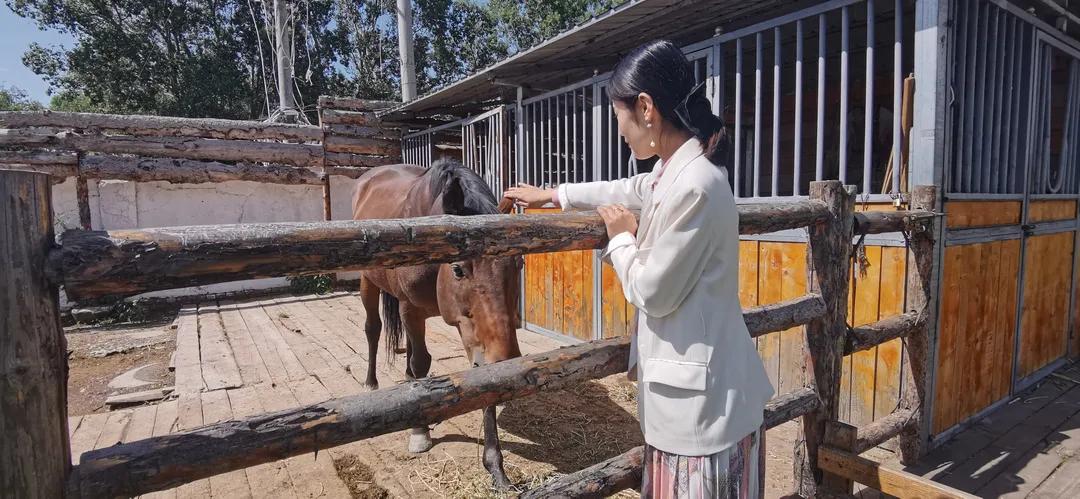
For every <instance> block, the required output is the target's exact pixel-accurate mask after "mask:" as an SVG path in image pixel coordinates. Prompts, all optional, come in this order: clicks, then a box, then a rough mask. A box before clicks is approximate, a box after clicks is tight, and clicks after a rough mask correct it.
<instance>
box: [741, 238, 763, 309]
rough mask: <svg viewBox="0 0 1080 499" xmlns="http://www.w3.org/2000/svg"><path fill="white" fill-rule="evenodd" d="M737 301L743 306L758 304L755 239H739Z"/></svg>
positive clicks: (756, 246)
mask: <svg viewBox="0 0 1080 499" xmlns="http://www.w3.org/2000/svg"><path fill="white" fill-rule="evenodd" d="M739 302H740V303H741V304H742V307H743V308H749V307H756V306H758V305H759V303H758V242H757V241H739Z"/></svg>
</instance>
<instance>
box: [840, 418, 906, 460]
mask: <svg viewBox="0 0 1080 499" xmlns="http://www.w3.org/2000/svg"><path fill="white" fill-rule="evenodd" d="M914 423H915V411H913V410H910V409H897V410H895V411H893V412H892V413H890V414H889V415H888V416H885V417H883V418H881V419H878V420H877V421H874V422H872V423H870V424H868V425H866V426H863V427H860V428H859V429H858V432H857V434H856V437H855V448H854V451H855V453H856V454H862V453H863V452H866V451H868V450H870V449H873V448H874V447H877V446H879V445H881V444H883V443H885V442H886V441H888V440H889V439H890V438H893V437H895V436H897V435H900V434H901V433H903V432H904V430H906V429H907V428H908V427H910V426H911V425H912V424H914Z"/></svg>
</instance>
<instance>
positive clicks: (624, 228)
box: [596, 204, 638, 239]
mask: <svg viewBox="0 0 1080 499" xmlns="http://www.w3.org/2000/svg"><path fill="white" fill-rule="evenodd" d="M596 211H597V212H598V213H600V218H603V219H604V225H606V226H607V235H608V239H613V238H614V237H615V236H617V235H619V234H622V233H623V232H629V233H630V235H631V236H635V237H636V236H637V229H638V225H637V217H635V216H634V214H633V213H632V212H631V211H630V210H628V209H626V207H625V206H623V205H621V204H616V205H611V206H601V207H599V208H597V209H596Z"/></svg>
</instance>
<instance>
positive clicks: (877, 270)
mask: <svg viewBox="0 0 1080 499" xmlns="http://www.w3.org/2000/svg"><path fill="white" fill-rule="evenodd" d="M865 251H866V259H867V261H868V262H869V266H868V268H866V273H865V274H863V273H862V271H861V270H860V268H859V265H856V266H855V271H854V276H855V289H854V295H855V302H854V305H853V312H854V313H853V314H852V316H851V318H850V321H851V324H852V325H853V326H862V325H864V324H870V323H872V322H875V321H877V319H878V296H879V294H880V293H881V247H880V246H867V247H866V248H865ZM876 375H877V347H874V348H871V349H869V350H863V351H861V352H856V353H854V354H852V355H851V417H850V418H849V420H848V422H849V423H851V424H853V425H856V426H862V425H865V424H867V423H870V422H871V421H873V419H874V387H875V386H876V383H877V382H876Z"/></svg>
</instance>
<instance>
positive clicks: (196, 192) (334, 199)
mask: <svg viewBox="0 0 1080 499" xmlns="http://www.w3.org/2000/svg"><path fill="white" fill-rule="evenodd" d="M355 184H356V180H353V179H350V178H347V177H337V176H335V177H332V178H331V179H330V199H331V212H332V215H333V219H334V220H348V219H350V218H351V217H352V193H353V187H354V185H355ZM88 187H89V192H90V218H91V223H92V227H93V228H94V229H99V230H100V229H135V228H150V227H170V226H178V225H203V224H230V223H251V222H303V221H318V220H322V219H323V200H322V187H321V186H308V185H277V184H263V183H258V182H242V181H233V182H223V183H216V184H170V183H168V182H146V183H136V182H127V181H119V180H101V181H95V180H90V181H89V184H88ZM53 211H54V213H55V217H56V222H55V223H56V230H57V233H59V232H62V231H63V230H65V229H73V228H78V227H79V209H78V204H77V201H76V198H75V179H74V178H71V179H68V180H67V181H65V182H64V183H61V184H57V185H55V186H54V187H53ZM339 277H340V278H345V279H348V278H354V277H355V273H340V274H339ZM287 284H288V283H287V282H286V280H285V279H284V278H274V279H257V280H248V281H238V282H231V283H222V284H215V285H210V286H200V287H195V288H183V289H177V290H168V291H161V292H155V293H148V294H146V295H143V296H184V295H192V294H205V293H224V292H230V291H239V290H248V289H264V288H270V287H280V286H285V285H287ZM62 301H63V300H62Z"/></svg>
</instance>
